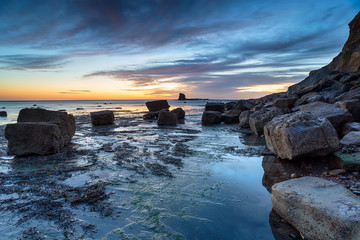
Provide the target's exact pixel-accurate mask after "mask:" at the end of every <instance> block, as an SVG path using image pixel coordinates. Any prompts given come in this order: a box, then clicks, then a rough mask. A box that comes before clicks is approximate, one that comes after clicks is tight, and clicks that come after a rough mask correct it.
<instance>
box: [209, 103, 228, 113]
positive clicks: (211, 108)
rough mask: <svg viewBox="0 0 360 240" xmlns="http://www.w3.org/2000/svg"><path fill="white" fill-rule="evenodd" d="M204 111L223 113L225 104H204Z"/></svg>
mask: <svg viewBox="0 0 360 240" xmlns="http://www.w3.org/2000/svg"><path fill="white" fill-rule="evenodd" d="M205 111H215V112H224V111H225V104H224V103H219V102H209V103H206V104H205Z"/></svg>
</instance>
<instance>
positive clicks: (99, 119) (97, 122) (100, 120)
mask: <svg viewBox="0 0 360 240" xmlns="http://www.w3.org/2000/svg"><path fill="white" fill-rule="evenodd" d="M90 115H91V123H92V124H93V125H94V126H101V125H111V124H114V112H112V111H99V112H92V113H90Z"/></svg>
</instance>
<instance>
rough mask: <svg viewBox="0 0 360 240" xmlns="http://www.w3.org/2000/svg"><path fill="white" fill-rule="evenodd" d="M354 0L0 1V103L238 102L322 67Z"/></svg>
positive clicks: (342, 35) (342, 34)
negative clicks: (181, 96)
mask: <svg viewBox="0 0 360 240" xmlns="http://www.w3.org/2000/svg"><path fill="white" fill-rule="evenodd" d="M359 10H360V1H358V0H341V1H339V0H317V1H314V0H301V1H300V0H292V1H289V0H286V1H285V0H276V1H273V0H251V1H244V0H236V1H227V0H219V1H215V0H136V1H131V0H127V1H120V0H119V1H116V0H76V1H75V0H73V1H69V0H41V1H40V0H0V100H93V99H99V100H100V99H104V100H105V99H175V98H177V97H178V94H179V93H180V92H183V93H185V94H186V96H187V97H189V98H213V99H243V98H255V97H259V96H263V95H266V94H269V93H271V92H279V91H285V90H286V88H287V87H288V86H289V85H292V84H294V83H296V82H299V81H301V80H302V79H304V78H305V77H306V76H307V75H308V73H309V72H310V71H311V70H314V69H318V68H320V67H322V66H324V65H326V64H328V63H329V62H330V61H331V60H332V58H334V57H335V56H336V55H337V54H338V53H339V52H340V51H341V48H342V46H343V44H344V43H345V41H346V39H347V37H348V31H349V30H348V23H349V22H350V21H351V20H352V19H353V18H354V17H355V15H356V14H357V13H358V12H359Z"/></svg>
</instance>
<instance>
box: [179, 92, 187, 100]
mask: <svg viewBox="0 0 360 240" xmlns="http://www.w3.org/2000/svg"><path fill="white" fill-rule="evenodd" d="M178 100H186V97H185V94H183V93H179V99H178Z"/></svg>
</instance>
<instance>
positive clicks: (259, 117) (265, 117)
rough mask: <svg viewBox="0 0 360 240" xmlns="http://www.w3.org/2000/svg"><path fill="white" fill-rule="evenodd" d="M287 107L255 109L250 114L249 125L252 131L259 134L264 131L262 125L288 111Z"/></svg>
mask: <svg viewBox="0 0 360 240" xmlns="http://www.w3.org/2000/svg"><path fill="white" fill-rule="evenodd" d="M288 112H289V109H286V108H263V109H260V110H259V111H255V112H254V113H252V114H251V115H250V118H249V125H250V128H251V130H253V132H254V133H255V134H256V135H258V136H260V135H262V134H263V133H264V126H265V124H266V123H267V122H270V121H271V120H272V119H273V118H274V117H276V116H279V115H282V114H285V113H288Z"/></svg>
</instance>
